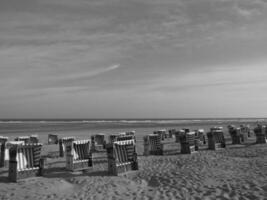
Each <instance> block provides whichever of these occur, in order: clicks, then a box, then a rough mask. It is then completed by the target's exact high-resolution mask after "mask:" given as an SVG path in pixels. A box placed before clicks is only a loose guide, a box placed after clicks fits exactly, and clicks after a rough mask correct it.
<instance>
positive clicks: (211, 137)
mask: <svg viewBox="0 0 267 200" xmlns="http://www.w3.org/2000/svg"><path fill="white" fill-rule="evenodd" d="M207 137H208V149H210V150H218V149H222V148H225V147H226V143H225V138H224V133H223V131H222V128H221V127H218V128H217V127H214V128H211V129H210V132H208V133H207Z"/></svg>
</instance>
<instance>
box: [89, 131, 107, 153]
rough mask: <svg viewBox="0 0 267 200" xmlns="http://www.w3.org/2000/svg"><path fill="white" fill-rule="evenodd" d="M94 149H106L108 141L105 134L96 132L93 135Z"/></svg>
mask: <svg viewBox="0 0 267 200" xmlns="http://www.w3.org/2000/svg"><path fill="white" fill-rule="evenodd" d="M91 141H92V151H102V150H103V149H105V146H106V141H105V134H100V133H99V134H95V135H92V136H91Z"/></svg>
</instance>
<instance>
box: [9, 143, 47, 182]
mask: <svg viewBox="0 0 267 200" xmlns="http://www.w3.org/2000/svg"><path fill="white" fill-rule="evenodd" d="M10 145H11V146H10V147H9V157H10V158H9V170H8V177H9V180H10V181H12V182H17V180H19V179H23V178H28V177H32V176H38V175H42V174H43V167H44V166H43V163H42V162H41V149H42V144H40V143H35V144H34V143H32V144H10Z"/></svg>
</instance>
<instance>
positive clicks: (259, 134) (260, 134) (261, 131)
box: [254, 125, 267, 144]
mask: <svg viewBox="0 0 267 200" xmlns="http://www.w3.org/2000/svg"><path fill="white" fill-rule="evenodd" d="M254 133H255V136H256V144H266V143H267V135H266V134H267V131H266V126H264V125H257V126H256V127H255V128H254Z"/></svg>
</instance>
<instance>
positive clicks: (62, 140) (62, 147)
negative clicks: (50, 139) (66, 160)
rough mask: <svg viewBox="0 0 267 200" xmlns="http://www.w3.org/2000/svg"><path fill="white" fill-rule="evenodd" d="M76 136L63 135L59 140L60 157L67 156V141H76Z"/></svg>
mask: <svg viewBox="0 0 267 200" xmlns="http://www.w3.org/2000/svg"><path fill="white" fill-rule="evenodd" d="M75 139H76V138H75V137H63V138H60V139H59V140H58V145H59V157H64V156H65V150H66V147H65V146H66V145H65V144H66V143H67V142H70V141H74V140H75Z"/></svg>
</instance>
